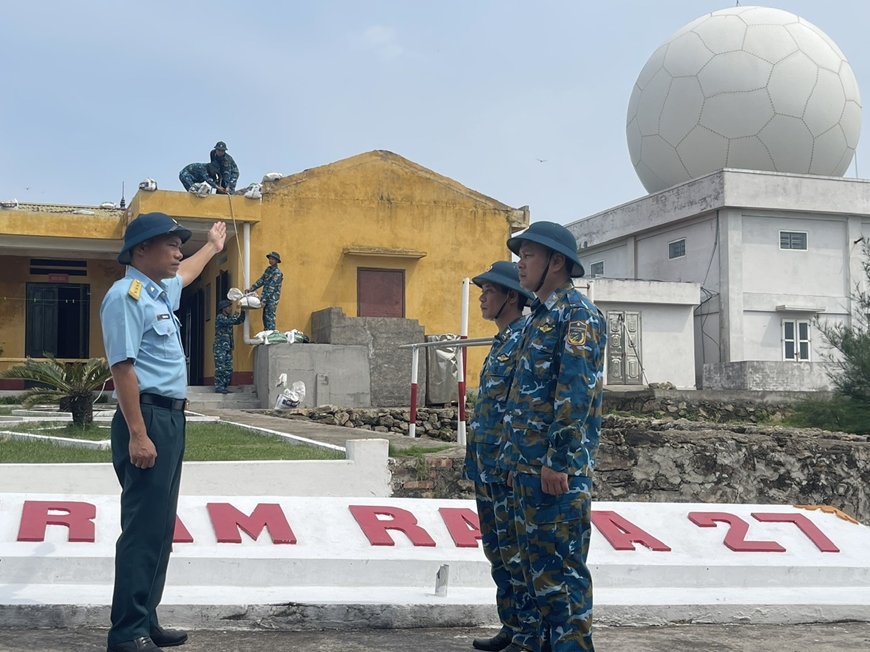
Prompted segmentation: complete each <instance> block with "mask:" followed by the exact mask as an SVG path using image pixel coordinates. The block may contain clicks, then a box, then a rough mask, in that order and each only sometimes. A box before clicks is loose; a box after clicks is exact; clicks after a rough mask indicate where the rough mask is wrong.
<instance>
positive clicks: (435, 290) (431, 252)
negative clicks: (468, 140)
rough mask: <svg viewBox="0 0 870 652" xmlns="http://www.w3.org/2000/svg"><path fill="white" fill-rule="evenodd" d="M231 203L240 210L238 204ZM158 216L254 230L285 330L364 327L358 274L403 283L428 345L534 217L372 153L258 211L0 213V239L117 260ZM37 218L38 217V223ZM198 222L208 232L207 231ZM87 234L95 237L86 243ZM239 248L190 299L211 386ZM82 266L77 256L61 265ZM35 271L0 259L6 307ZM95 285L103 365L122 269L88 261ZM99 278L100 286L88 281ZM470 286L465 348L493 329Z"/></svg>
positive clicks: (302, 179)
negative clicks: (43, 240) (343, 324)
mask: <svg viewBox="0 0 870 652" xmlns="http://www.w3.org/2000/svg"><path fill="white" fill-rule="evenodd" d="M230 202H232V203H230ZM153 211H161V212H164V213H167V214H168V215H171V216H173V217H175V218H176V219H180V220H184V222H185V225H186V226H188V227H189V228H192V229H194V230H195V231H197V232H198V233H200V234H204V233H205V232H206V231H207V230H208V227H209V225H210V223H211V222H212V221H214V220H225V221H227V222H228V223H232V218H233V217H235V219H236V227H237V231H238V233H239V238H241V233H242V230H243V224H244V223H245V222H247V223H249V224H251V270H250V273H251V276H250V278H249V281H248V282H249V283H252V282H253V281H254V280H256V279H257V278H258V277H259V276H260V274H261V273H262V272H263V270H264V269H265V267H266V265H267V262H266V258H265V256H266V254H267V253H269V252H270V251H272V250H276V251H278V252H279V253H280V254H281V256H282V259H283V262H282V264H281V269H282V271H283V272H284V285H283V288H282V294H281V302H280V304H279V307H278V316H277V320H278V327H279V328H280V329H281V330H290V329H291V328H296V329H300V330H302V331H303V332H306V333H310V332H311V314H312V313H313V312H316V311H318V310H321V309H324V308H329V307H334V306H337V307H339V308H341V309H342V310H344V312H345V313H346V314H347V315H348V316H349V317H356V316H357V269H358V268H360V267H369V268H383V269H402V270H404V271H405V316H406V317H407V318H409V319H416V320H418V321H419V322H420V324H421V325H422V326H423V327H424V329H425V332H426V333H427V334H440V333H458V332H459V329H460V303H461V290H462V279H463V277H472V276H474V275H476V274H479V273H481V272H482V271H484V270H485V269H486V268H487V267H488V266H489V264H490V263H492V262H494V261H496V260H509V259H510V252H509V251H508V249H507V247H506V246H505V242H506V240H507V238H508V237H509V235H510V234H511V232H512V231H516V230H517V229H519V228H522V227H524V226H527V225H528V212H527V211H524V210H517V209H513V208H511V207H509V206H507V205H505V204H501V203H500V202H497V201H496V200H494V199H491V198H489V197H486V196H484V195H481V194H479V193H477V192H474V191H472V190H470V189H468V188H465V187H464V186H462V185H461V184H459V183H457V182H456V181H453V180H451V179H448V178H446V177H443V176H440V175H438V174H436V173H434V172H432V171H430V170H427V169H425V168H423V167H421V166H419V165H417V164H415V163H412V162H411V161H408V160H406V159H403V158H402V157H400V156H397V155H395V154H391V153H390V152H381V151H376V152H368V153H366V154H361V155H359V156H355V157H352V158H349V159H345V160H343V161H338V162H336V163H332V164H330V165H326V166H323V167H320V168H314V169H311V170H306V171H305V172H302V173H300V174H296V175H293V176H290V177H285V178H284V179H282V180H280V181H277V182H273V183H269V184H266V188H265V192H264V195H263V199H262V201H257V200H249V199H245V198H244V197H241V196H239V195H236V196H235V197H233V198H232V200H230V199H229V198H228V197H226V196H223V195H214V196H209V197H205V198H199V197H194V196H193V195H191V194H189V193H184V192H166V191H158V192H139V193H137V195H136V196H135V197H134V198H133V200H132V201H131V203H130V206H129V208H128V210H127V212H126V214H123V213H120V212H118V211H113V212H111V213H110V214H105V213H104V214H98V215H95V216H79V215H75V216H74V215H66V214H64V215H60V216H58V215H54V214H48V215H43V214H38V213H27V214H23V213H22V214H17V213H16V212H14V211H6V212H4V211H0V234H2V233H11V234H31V235H42V236H47V237H90V238H100V239H113V240H116V241H117V248H118V249H119V248H120V246H121V242H122V240H123V229H124V225H125V224H126V222H128V221H129V220H130V219H132V218H134V217H136V216H137V215H139V214H141V213H147V212H153ZM34 215H35V216H36V217H33V216H34ZM200 220H201V223H200ZM84 233H87V236H84V235H83V234H84ZM240 244H241V243H240V242H237V240H236V239H235V238H229V239H228V241H227V247H226V249H225V251H224V252H223V253H222V254H221V255H219V256H216V257H215V258H214V259H213V260H212V261H211V262H210V263H209V264H208V266H207V267H206V268H205V270H204V271H203V274H202V276H201V277H200V279H199V280H198V281H197V282H196V283H195V284H194V285H193V289H196V288H199V287H201V288H203V289H205V287H206V285H207V284H210V285H211V287H210V288H209V293H210V297H209V302H208V304H207V306H208V310H209V312H210V314H209V320H208V321H206V322H205V337H204V350H205V365H204V367H205V368H204V370H203V372H204V375H205V376H206V377H210V376H213V374H214V362H213V359H212V356H211V348H212V344H213V342H214V313H215V309H216V303H215V297H214V287H215V277H216V276H218V274H219V272H220V270H228V271H229V273H230V282H231V286H235V287H242V286H243V285H244V282H243V278H242V273H243V270H242V265H241V256H240ZM348 248H349V249H352V250H367V251H372V250H376V251H377V250H380V251H381V252H382V253H383V252H386V254H387V255H378V256H363V255H359V254H358V253H347V252H346V251H345V250H346V249H348ZM397 250H399V251H404V252H406V253H407V252H419V253H423V254H425V255H424V256H422V257H420V258H413V257H402V256H395V255H389V253H390V252H393V253H396V252H397ZM74 256H75V257H77V258H81V256H76V255H75V254H74V253H70V254H69V256H64V257H74ZM28 264H29V261H28V260H27V259H25V258H16V257H10V256H0V297H2V296H7V297H11V296H15V297H23V296H24V284H25V283H26V282H27V280H28V278H27V273H28V269H27V267H28ZM88 270H89V276H88V277H87V280H83V281H82V282H90V283H91V317H92V319H91V355H102V340H101V338H102V335H101V332H100V328H99V306H100V302H101V301H102V297H103V296H104V294H105V292H106V290H107V289H108V287H109V286H110V285H111V282H112V281H114V280H115V279H117V278H120V277H121V276H122V275H123V273H124V268H123V267H122V266H120V265H117V264H116V263H115V262H114V261H109V260H94V261H89V267H88ZM91 275H93V279H92V278H91ZM478 294H479V292H478V290H477V288H475V287H474V286H473V285H472V286H471V292H470V310H469V337H488V336H491V335H493V334H494V332H495V325H494V324H492V323H489V322H485V321H483V320H482V319H481V318H480V311H479V309H478V303H477V297H478ZM23 310H24V309H23V303H22V302H18V303H14V302H10V301H6V302H3V303H0V343H2V346H3V347H4V348H5V349H6V352H5V353H4V354H3V357H6V358H10V357H11V358H19V357H21V356H23V353H24V328H23V325H24V312H23ZM262 324H263V322H262V313H261V312H260V311H253V312H252V314H251V333H252V334H253V333H256V332H258V331H259V330H262ZM485 351H486V349H485V348H476V349H472V350H471V351H470V353H469V366H468V380H469V386H470V387H473V386H476V384H477V374H478V370H479V369H480V365H481V364H482V362H483V358H484V355H485ZM234 369H235V371H252V370H253V350H252V348H251V347H247V346H245V345H244V344H243V342H242V329H241V328H237V329H236V349H235V362H234Z"/></svg>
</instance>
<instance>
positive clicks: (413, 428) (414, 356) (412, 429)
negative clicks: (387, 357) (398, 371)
mask: <svg viewBox="0 0 870 652" xmlns="http://www.w3.org/2000/svg"><path fill="white" fill-rule="evenodd" d="M419 353H420V349H418V348H417V347H416V346H414V347H411V417H410V419H409V420H408V421H409V423H408V436H409V437H416V436H417V364H418V359H419Z"/></svg>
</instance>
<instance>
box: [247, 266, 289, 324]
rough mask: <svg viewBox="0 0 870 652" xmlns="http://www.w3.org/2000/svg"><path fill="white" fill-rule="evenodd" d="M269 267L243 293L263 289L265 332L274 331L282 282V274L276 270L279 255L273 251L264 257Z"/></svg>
mask: <svg viewBox="0 0 870 652" xmlns="http://www.w3.org/2000/svg"><path fill="white" fill-rule="evenodd" d="M266 259H267V260H268V261H269V266H268V267H267V268H266V271H264V272H263V275H262V276H261V277H260V278H258V279H257V280H256V281H255V282H254V284H253V285H252V286H251V287H249V288H248V289H247V290H245V292H253V291H254V290H256V289H257V288H260V287H261V288H263V292H262V294H261V295H260V301H262V302H263V328H265V329H266V330H267V331H273V330H275V311H276V310H277V309H278V300H279V299H280V298H281V283H283V282H284V274H282V273H281V270H280V269H278V263H280V262H281V255H280V254H279V253H278V252H277V251H273V252H272V253H270V254H267V255H266Z"/></svg>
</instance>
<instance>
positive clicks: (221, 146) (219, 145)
mask: <svg viewBox="0 0 870 652" xmlns="http://www.w3.org/2000/svg"><path fill="white" fill-rule="evenodd" d="M214 148H215V149H222V150H224V151H227V144H226V143H225V142H224V141H222V140H219V141H217V143H215V146H214Z"/></svg>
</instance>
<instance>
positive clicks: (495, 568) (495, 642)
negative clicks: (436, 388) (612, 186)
mask: <svg viewBox="0 0 870 652" xmlns="http://www.w3.org/2000/svg"><path fill="white" fill-rule="evenodd" d="M472 281H473V282H474V284H475V285H477V286H478V287H479V288H480V289H481V293H480V311H481V314H482V316H483V318H484V319H489V320H492V321H495V323H496V325H497V326H498V329H499V332H498V335H496V336H495V338H494V340H493V343H492V348H491V349H490V351H489V354H488V355H487V357H486V361H485V362H484V364H483V368H482V369H481V371H480V388H479V390H478V393H477V403H476V404H475V406H474V417H473V419H472V421H471V427H470V428H469V437H468V446H467V448H466V453H465V470H464V477H465V478H466V479H467V480H472V481H473V482H474V493H475V498H476V499H477V516H478V520H479V521H480V533H481V543H482V544H483V552H484V554H485V555H486V558H487V559H488V560H489V562H490V564H491V565H492V569H491V572H492V579H493V580H494V581H495V586H496V594H495V595H496V608H497V609H498V615H499V619H500V620H501V623H502V626H501V631H499V633H498V634H497V635H496V636H494V637H493V638H487V639H475V640H474V641H473V642H472V645H473V646H474V647H475V648H477V649H478V650H485V651H486V652H499V651H500V650H503V649H505V648H507V647H508V646H510V645H511V642H513V644H514V645H513V646H511V647H517V646H518V647H520V648H526V649H535V650H536V649H537V647H538V645H537V641H538V620H539V619H538V618H537V616H536V614H537V610H536V608H535V605H534V603H533V601H532V597H531V596H530V595H529V592H528V590H527V587H526V582H525V578H524V576H523V570H522V566H521V565H520V563H519V550H518V547H517V532H516V525H515V523H514V518H515V516H514V499H513V492H512V491H511V489H510V488H509V487H508V486H507V473H506V472H505V471H504V469H502V468H500V467H499V455H500V452H501V450H502V447H503V443H504V442H503V440H504V410H505V402H506V401H507V392H508V388H509V387H510V381H511V376H512V375H513V372H514V353H515V352H516V349H517V347H518V346H519V343H520V336H521V335H522V326H523V323H524V322H525V317H523V306H525V304H526V302H527V301H531V300H533V299H534V298H535V297H534V295H533V294H532V293H531V292H528V291H526V290H524V289H523V288H522V287H520V281H519V277H518V275H517V266H516V265H515V264H514V263H509V262H506V261H499V262H496V263H493V264H492V265H490V267H489V269H488V270H487V271H486V272H484V273H483V274H480V275H479V276H475V277H474V278H473V279H472Z"/></svg>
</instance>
